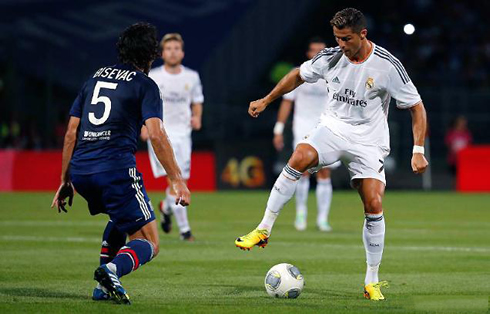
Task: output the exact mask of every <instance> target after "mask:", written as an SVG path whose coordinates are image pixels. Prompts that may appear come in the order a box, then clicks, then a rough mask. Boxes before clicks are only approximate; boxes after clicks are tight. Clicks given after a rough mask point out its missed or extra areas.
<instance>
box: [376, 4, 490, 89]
mask: <svg viewBox="0 0 490 314" xmlns="http://www.w3.org/2000/svg"><path fill="white" fill-rule="evenodd" d="M400 5H401V7H400ZM392 6H394V7H393V10H389V9H388V10H380V11H379V12H377V13H375V12H372V13H371V14H368V16H369V17H371V18H370V19H369V22H370V24H371V25H372V26H373V27H371V30H372V33H373V34H374V35H375V41H376V42H377V43H378V44H380V45H381V46H383V45H384V46H385V47H386V48H388V47H389V50H390V51H392V52H393V54H395V55H396V56H398V57H399V59H402V60H403V63H404V65H405V67H406V68H407V69H409V74H410V76H411V77H412V78H413V79H414V81H417V82H418V85H420V84H421V83H423V85H424V86H442V87H444V86H446V87H448V86H450V87H471V88H488V87H490V71H489V70H488V63H489V62H490V37H489V36H487V30H488V29H489V27H490V25H489V24H490V21H489V20H488V18H487V15H488V12H490V1H466V2H463V1H444V2H443V1H437V0H415V1H405V2H402V3H399V2H396V3H395V2H393V4H392ZM395 6H398V8H395ZM390 12H391V13H390ZM405 23H411V24H413V25H414V26H415V33H414V34H413V35H405V34H404V33H403V26H404V24H405ZM414 47H415V48H414ZM413 52H415V53H413Z"/></svg>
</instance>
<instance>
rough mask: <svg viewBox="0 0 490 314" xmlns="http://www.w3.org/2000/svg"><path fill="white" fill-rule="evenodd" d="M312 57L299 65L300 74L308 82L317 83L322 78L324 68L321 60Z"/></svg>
mask: <svg viewBox="0 0 490 314" xmlns="http://www.w3.org/2000/svg"><path fill="white" fill-rule="evenodd" d="M313 60H315V59H311V60H308V61H305V62H303V64H302V65H301V66H300V67H299V75H300V76H301V78H302V79H303V81H305V82H307V83H315V82H316V81H318V80H319V79H321V78H322V69H321V66H320V65H321V64H322V62H321V61H320V60H315V62H313Z"/></svg>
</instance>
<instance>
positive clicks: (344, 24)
mask: <svg viewBox="0 0 490 314" xmlns="http://www.w3.org/2000/svg"><path fill="white" fill-rule="evenodd" d="M330 25H331V26H332V27H334V26H335V27H337V28H338V29H344V28H350V29H352V31H353V32H354V33H360V32H361V31H362V30H363V29H365V28H366V27H367V22H366V18H365V17H364V14H362V12H361V11H359V10H357V9H354V8H346V9H343V10H341V11H339V12H337V13H335V15H334V16H333V18H332V19H331V20H330Z"/></svg>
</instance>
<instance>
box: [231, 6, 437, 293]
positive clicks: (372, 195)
mask: <svg viewBox="0 0 490 314" xmlns="http://www.w3.org/2000/svg"><path fill="white" fill-rule="evenodd" d="M330 24H331V26H332V27H333V33H334V36H335V39H336V41H337V43H338V45H339V46H338V47H335V48H327V49H324V50H323V51H322V52H320V53H319V54H318V55H317V56H315V57H314V58H313V59H311V60H309V61H306V62H305V63H303V64H302V65H301V67H300V68H299V69H294V70H292V71H291V72H290V73H289V74H287V75H286V76H285V77H284V78H283V79H282V80H281V81H280V82H279V83H278V84H277V85H276V87H274V89H273V90H272V91H271V92H270V93H269V94H268V95H267V96H266V97H264V98H262V99H259V100H256V101H253V102H251V103H250V106H249V110H248V112H249V114H250V115H251V116H252V117H255V118H256V117H258V116H259V114H260V113H261V112H262V111H264V110H265V109H266V107H267V106H268V105H269V104H270V103H271V102H272V101H274V100H275V99H277V98H278V97H280V96H282V95H284V94H285V93H287V92H289V91H291V90H293V89H295V88H296V87H298V86H299V85H301V84H303V83H304V82H309V83H314V82H316V81H318V80H319V79H323V80H325V81H326V82H327V85H328V91H329V92H328V94H329V104H328V106H327V110H326V111H325V112H324V114H323V115H322V117H321V122H320V124H318V126H317V127H316V128H315V129H314V130H313V131H312V132H311V133H310V134H309V136H308V137H307V138H306V139H305V140H304V141H303V142H302V143H301V144H299V145H298V146H297V147H296V149H295V151H294V153H293V155H292V156H291V158H290V159H289V162H288V164H287V165H286V166H285V167H284V169H283V171H282V173H281V175H280V176H279V177H278V178H277V181H276V182H275V184H274V187H273V188H272V190H271V193H270V196H269V200H268V202H267V208H266V210H265V214H264V217H263V219H262V221H261V223H260V224H259V225H258V226H257V228H256V229H255V230H253V231H252V232H250V233H249V234H247V235H245V236H242V237H239V238H237V239H236V241H235V245H236V246H238V247H239V248H241V249H248V250H249V249H251V248H252V247H253V246H254V245H258V246H261V247H265V246H266V245H267V242H268V238H269V235H270V232H271V229H272V226H273V224H274V222H275V220H276V218H277V217H278V215H279V212H280V210H281V209H282V207H283V206H284V204H286V203H287V202H288V201H289V200H290V199H291V197H292V196H293V194H294V191H295V189H296V185H297V184H298V181H299V179H300V178H301V175H302V173H303V172H305V171H306V170H310V171H315V170H318V169H320V168H322V167H324V166H325V165H329V164H332V163H333V162H335V161H337V160H342V162H343V163H344V164H345V165H346V167H347V169H348V170H349V173H350V176H351V184H352V186H353V187H354V188H356V189H357V191H358V192H359V195H360V197H361V200H362V202H363V205H364V213H365V221H364V226H363V242H364V248H365V251H366V263H367V269H366V277H365V280H364V284H365V285H364V296H365V297H366V298H368V299H371V300H384V296H383V294H382V293H381V286H383V285H384V284H385V282H380V281H379V279H378V270H379V265H380V263H381V257H382V255H383V248H384V237H385V222H384V217H383V208H382V199H383V195H384V190H385V184H386V181H385V174H384V165H383V163H384V159H385V157H386V156H388V154H389V151H390V146H389V144H390V139H389V130H388V119H387V118H388V106H389V103H390V100H391V97H392V96H393V97H394V98H395V99H396V101H397V102H396V103H397V107H398V108H402V109H403V108H405V109H409V110H410V113H411V115H412V130H413V141H414V147H413V154H412V160H411V166H412V170H413V172H414V173H417V174H419V173H423V172H424V171H425V169H426V168H427V166H428V162H427V160H426V159H425V157H424V139H425V134H426V127H427V117H426V112H425V108H424V105H423V103H422V100H421V98H420V95H419V94H418V92H417V89H416V88H415V86H414V84H413V83H412V81H411V80H410V77H409V76H408V74H407V72H406V71H405V69H404V67H403V66H402V64H401V63H400V61H399V60H398V59H396V58H395V57H394V56H393V55H392V54H390V53H389V52H388V51H386V50H385V49H383V48H381V47H379V46H377V45H375V44H374V43H373V42H371V41H369V40H368V39H367V37H366V36H367V29H366V19H365V17H364V15H363V14H362V13H361V12H360V11H358V10H356V9H353V8H347V9H344V10H342V11H339V12H337V13H336V14H335V16H334V17H333V19H332V20H331V21H330Z"/></svg>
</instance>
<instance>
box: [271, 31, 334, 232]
mask: <svg viewBox="0 0 490 314" xmlns="http://www.w3.org/2000/svg"><path fill="white" fill-rule="evenodd" d="M325 47H326V44H325V41H324V40H323V39H322V38H319V37H315V38H312V39H310V41H309V43H308V50H307V51H306V56H307V57H308V59H312V58H313V57H314V56H316V55H317V54H318V53H319V52H320V51H321V50H323V49H325ZM293 103H294V116H293V137H294V139H293V148H296V146H297V145H298V144H299V143H300V141H301V140H303V139H304V138H305V136H306V135H307V134H308V132H309V131H311V129H312V128H313V127H314V126H316V124H317V122H319V120H320V115H321V114H322V112H324V111H325V110H326V108H327V103H328V92H327V84H326V82H325V81H324V80H318V81H317V82H315V83H311V84H303V85H301V86H298V88H296V89H295V90H293V91H291V92H289V93H287V94H286V95H284V96H283V100H282V102H281V106H280V108H279V113H278V114H277V122H276V125H275V127H274V139H273V143H274V147H275V148H276V150H278V151H281V150H282V149H283V148H284V136H283V130H284V125H285V123H286V121H287V119H288V117H289V114H290V113H291V109H292V108H293ZM339 165H340V162H336V163H335V164H334V165H331V166H329V167H325V168H322V169H320V170H319V171H318V172H317V174H316V180H317V185H316V200H317V208H318V214H317V219H316V225H317V227H318V229H319V230H320V231H330V230H332V228H331V227H330V225H329V223H328V214H329V212H330V204H331V202H332V182H331V180H330V169H333V168H336V167H338V166H339ZM309 189H310V173H309V172H305V173H304V174H303V176H302V177H301V179H300V180H299V182H298V185H297V186H296V194H295V196H296V219H295V221H294V227H295V228H296V229H297V230H299V231H303V230H305V229H306V225H307V223H306V222H307V215H308V206H307V201H308V190H309Z"/></svg>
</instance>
